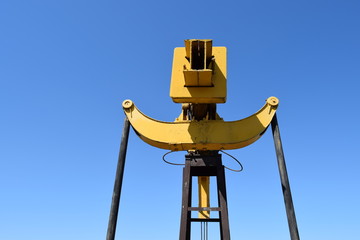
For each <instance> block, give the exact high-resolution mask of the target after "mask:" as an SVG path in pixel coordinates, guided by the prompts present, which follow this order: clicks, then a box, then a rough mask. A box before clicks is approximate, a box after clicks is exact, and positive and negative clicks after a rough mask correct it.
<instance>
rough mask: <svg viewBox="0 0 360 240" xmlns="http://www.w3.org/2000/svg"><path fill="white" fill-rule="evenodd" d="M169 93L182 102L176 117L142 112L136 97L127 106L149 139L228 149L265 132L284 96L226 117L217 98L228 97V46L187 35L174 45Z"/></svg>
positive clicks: (173, 145)
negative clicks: (236, 117) (242, 115)
mask: <svg viewBox="0 0 360 240" xmlns="http://www.w3.org/2000/svg"><path fill="white" fill-rule="evenodd" d="M170 96H171V98H172V99H173V101H174V102H176V103H182V113H181V114H180V116H179V117H178V118H177V119H176V120H175V122H162V121H158V120H155V119H152V118H150V117H148V116H146V115H145V114H143V113H142V112H140V111H139V110H138V109H137V108H136V106H135V104H134V103H133V102H132V101H131V100H125V101H124V102H123V108H124V112H125V114H126V116H127V117H128V119H129V121H130V123H131V125H132V127H133V128H134V130H135V132H136V133H137V134H138V135H139V137H140V138H141V139H142V140H143V141H145V142H146V143H148V144H150V145H152V146H154V147H158V148H163V149H169V150H172V151H183V150H187V151H190V150H197V151H206V150H226V149H237V148H242V147H246V146H248V145H250V144H252V143H253V142H255V141H256V140H258V139H259V138H260V137H261V135H262V134H263V133H264V132H265V130H266V129H267V127H268V126H269V124H270V123H271V120H272V118H273V116H274V114H275V112H276V109H277V106H278V103H279V100H278V99H277V98H276V97H269V98H268V99H267V100H266V103H265V105H264V106H263V107H262V108H261V109H260V110H259V111H258V112H256V113H255V114H253V115H251V116H249V117H247V118H244V119H241V120H238V121H229V122H226V121H223V120H222V119H221V118H220V117H219V116H218V115H217V113H216V103H225V102H226V48H225V47H212V40H197V39H191V40H185V47H179V48H175V50H174V60H173V67H172V77H171V86H170Z"/></svg>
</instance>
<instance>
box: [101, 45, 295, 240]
mask: <svg viewBox="0 0 360 240" xmlns="http://www.w3.org/2000/svg"><path fill="white" fill-rule="evenodd" d="M226 75H227V72H226V48H225V47H213V46H212V40H209V39H189V40H185V47H178V48H175V50H174V59H173V67H172V76H171V84H170V97H171V98H172V100H173V101H174V102H175V103H180V104H182V110H181V113H180V115H179V117H178V118H176V120H175V121H174V122H162V121H158V120H154V119H152V118H150V117H148V116H146V115H145V114H143V113H142V112H141V111H140V110H139V109H138V108H137V107H136V106H135V104H134V103H133V102H132V101H131V100H125V101H124V102H123V104H122V106H123V110H124V113H125V121H124V128H123V135H122V140H121V145H120V153H119V159H118V166H117V171H116V177H115V186H114V192H113V197H112V204H111V210H110V217H109V225H108V231H107V237H106V239H107V240H114V239H115V231H116V223H117V216H118V209H119V200H120V194H121V186H122V179H123V172H124V164H125V157H126V148H127V144H128V136H129V128H130V125H131V126H132V128H133V129H134V131H135V133H136V134H137V135H138V136H139V137H140V138H141V139H142V140H143V141H144V142H146V143H148V144H150V145H152V146H154V147H157V148H161V149H167V150H170V151H171V152H172V151H187V154H185V164H184V165H185V166H184V168H183V187H182V208H181V219H180V234H179V239H180V240H190V238H191V223H192V222H201V223H208V222H218V223H219V228H220V236H219V237H220V239H221V240H230V227H229V219H228V207H227V204H228V203H227V196H226V183H225V171H224V166H223V164H222V158H221V154H220V153H219V152H220V151H222V150H229V149H238V148H243V147H246V146H248V145H250V144H252V143H254V142H255V141H256V140H258V139H259V138H260V137H261V136H262V135H263V134H264V133H265V131H266V130H267V128H268V127H269V126H270V125H271V128H272V133H273V138H274V144H275V150H276V156H277V162H278V167H279V173H280V180H281V186H282V190H283V195H284V202H285V208H286V213H287V219H288V225H289V231H290V238H291V240H299V239H300V238H299V233H298V228H297V223H296V217H295V211H294V206H293V202H292V197H291V191H290V185H289V180H288V175H287V170H286V165H285V158H284V153H283V149H282V143H281V138H280V132H279V126H278V122H277V117H276V110H277V108H278V105H279V100H278V99H277V98H276V97H269V98H268V99H267V100H266V102H265V105H264V106H263V107H262V108H261V109H260V110H259V111H257V112H256V113H255V114H253V115H251V116H249V117H247V118H244V119H241V120H238V121H224V120H223V119H222V118H221V117H220V116H219V115H218V114H217V112H216V104H221V103H225V102H226V93H227V84H226V81H227V78H226ZM211 176H213V177H215V178H216V184H217V197H218V205H217V206H210V194H209V189H210V187H209V185H210V181H209V178H210V177H211ZM193 177H198V181H197V183H198V200H199V201H198V202H199V204H198V206H191V204H192V201H191V199H192V186H193V182H192V179H193ZM192 212H198V217H197V218H194V217H192V214H191V213H192ZM211 212H218V214H217V215H218V217H215V218H214V217H210V213H211Z"/></svg>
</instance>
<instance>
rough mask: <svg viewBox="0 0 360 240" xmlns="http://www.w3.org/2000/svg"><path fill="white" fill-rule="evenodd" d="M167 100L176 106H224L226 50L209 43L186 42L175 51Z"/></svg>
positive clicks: (204, 41)
mask: <svg viewBox="0 0 360 240" xmlns="http://www.w3.org/2000/svg"><path fill="white" fill-rule="evenodd" d="M170 97H171V98H172V99H173V101H174V102H176V103H225V102H226V48H225V47H212V40H208V39H205V40H196V39H191V40H185V47H179V48H175V50H174V59H173V67H172V75H171V84H170Z"/></svg>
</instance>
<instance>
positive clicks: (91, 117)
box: [0, 0, 360, 240]
mask: <svg viewBox="0 0 360 240" xmlns="http://www.w3.org/2000/svg"><path fill="white" fill-rule="evenodd" d="M359 12H360V2H359V1H350V0H348V1H347V0H345V1H333V0H328V1H325V0H324V1H321V0H312V1H309V0H305V1H297V2H295V1H278V0H275V1H265V0H254V1H222V2H219V1H212V0H211V1H188V0H185V1H181V2H176V1H163V0H155V1H111V0H108V1H99V0H87V1H85V0H82V1H81V0H72V1H69V0H61V1H60V0H58V1H55V0H48V1H44V0H38V1H35V0H27V1H20V0H12V1H2V2H1V3H0V32H1V35H0V107H1V110H2V113H1V118H0V147H1V148H0V149H1V150H0V164H1V165H0V191H1V198H0V226H1V227H0V239H3V240H23V239H26V240H49V239H51V240H64V239H67V240H72V239H74V240H75V239H87V240H92V239H94V240H97V239H104V238H105V235H106V228H107V222H108V215H109V209H110V203H111V195H112V189H113V181H114V176H115V169H116V162H117V154H118V148H119V141H120V136H121V130H122V124H123V119H124V114H123V112H122V108H121V103H122V101H123V100H124V99H127V98H129V99H132V100H133V101H134V102H135V104H136V105H137V106H138V107H139V108H140V109H141V110H142V111H143V112H144V113H145V114H147V115H149V116H151V117H153V118H155V119H159V120H163V121H173V120H174V118H176V117H177V116H178V115H179V113H180V110H181V107H180V106H179V104H175V103H173V102H172V100H171V98H170V97H169V85H170V74H171V65H172V54H173V49H174V48H175V47H181V46H183V40H184V39H189V38H199V39H201V38H206V39H213V41H214V46H226V47H227V48H228V98H227V103H226V104H222V105H219V106H218V113H219V114H220V115H221V117H223V118H224V119H225V120H237V119H241V118H244V117H246V116H249V115H251V114H253V113H254V112H256V111H257V110H258V109H259V108H260V107H261V106H262V105H263V103H264V100H265V99H266V98H268V97H269V96H276V97H278V98H279V99H280V106H279V109H278V120H279V124H280V131H281V136H282V140H283V147H284V152H285V157H286V161H287V166H288V173H289V177H290V184H291V187H292V194H293V200H294V204H295V210H296V215H297V221H298V226H299V232H300V237H301V238H302V239H308V240H319V239H326V240H340V239H346V240H352V239H354V240H356V239H358V238H359V227H360V220H359V217H358V216H359V215H360V209H359V204H358V203H359V201H360V192H359V187H358V185H359V182H360V177H359V173H358V169H359V167H360V163H359V151H358V150H359V149H358V147H359V140H358V135H359V134H360V129H359V126H358V125H356V124H358V121H359V120H360V115H359V113H358V112H357V111H358V95H359V94H358V92H359V89H360V84H359V80H360V68H359V66H360V33H359V29H360V15H359ZM165 152H166V151H165V150H161V149H156V148H153V147H151V146H148V145H146V144H145V143H143V142H142V141H141V140H140V139H138V137H137V136H136V135H135V134H134V132H131V134H130V141H129V147H128V154H127V162H126V168H125V175H124V185H123V191H122V198H121V206H120V214H119V222H118V232H117V239H129V240H130V239H136V240H138V239H159V240H160V239H161V240H162V239H164V240H165V239H166V240H168V239H177V238H178V231H179V221H180V205H181V174H182V169H181V167H175V166H170V165H167V164H165V163H163V162H162V160H161V157H162V155H163V154H164V153H165ZM229 153H231V154H232V155H234V156H236V157H237V158H238V159H239V160H240V161H241V162H242V164H243V165H244V171H243V172H242V173H233V172H229V171H227V172H226V174H227V185H228V187H227V191H228V198H229V199H228V204H229V214H230V230H231V235H232V238H233V239H269V240H285V239H289V234H288V227H287V222H286V214H285V208H284V204H283V199H282V193H281V187H280V180H279V176H278V170H277V165H276V158H275V151H274V146H273V142H272V136H271V133H270V131H269V132H267V133H266V134H265V135H264V136H263V137H262V138H261V139H260V140H259V141H257V142H256V143H254V144H253V145H251V146H249V147H246V148H244V149H239V150H233V151H229ZM183 155H184V152H180V153H177V154H174V155H173V156H171V157H170V158H171V160H173V161H182V160H183ZM223 161H224V164H225V165H227V166H230V167H236V165H235V163H234V162H232V161H231V159H229V158H227V157H224V160H223ZM199 228H200V227H198V226H194V231H198V229H199ZM210 228H211V233H212V234H213V235H212V237H210V239H218V237H217V235H216V229H217V227H216V226H212V225H211V226H210Z"/></svg>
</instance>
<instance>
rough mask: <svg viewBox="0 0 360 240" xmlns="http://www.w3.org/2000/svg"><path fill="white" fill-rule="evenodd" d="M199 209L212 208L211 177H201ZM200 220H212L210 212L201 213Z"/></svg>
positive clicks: (199, 180)
mask: <svg viewBox="0 0 360 240" xmlns="http://www.w3.org/2000/svg"><path fill="white" fill-rule="evenodd" d="M198 186H199V190H198V192H199V207H210V177H208V176H199V177H198ZM199 218H210V211H199Z"/></svg>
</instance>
